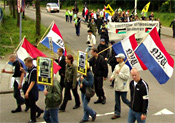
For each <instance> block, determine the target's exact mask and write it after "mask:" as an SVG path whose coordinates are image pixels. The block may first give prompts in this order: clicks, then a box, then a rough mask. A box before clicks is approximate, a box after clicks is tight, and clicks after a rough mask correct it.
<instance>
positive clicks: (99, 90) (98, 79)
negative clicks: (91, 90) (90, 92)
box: [94, 75, 104, 99]
mask: <svg viewBox="0 0 175 123" xmlns="http://www.w3.org/2000/svg"><path fill="white" fill-rule="evenodd" d="M94 83H95V93H96V95H97V97H99V98H100V99H101V97H104V90H103V77H102V76H95V75H94Z"/></svg>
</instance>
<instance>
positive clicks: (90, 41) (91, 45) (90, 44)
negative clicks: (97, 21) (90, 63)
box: [85, 30, 96, 53]
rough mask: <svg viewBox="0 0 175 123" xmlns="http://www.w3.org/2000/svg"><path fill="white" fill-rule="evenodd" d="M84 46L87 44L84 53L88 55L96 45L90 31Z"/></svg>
mask: <svg viewBox="0 0 175 123" xmlns="http://www.w3.org/2000/svg"><path fill="white" fill-rule="evenodd" d="M86 44H88V47H87V48H86V50H85V52H87V53H89V51H90V50H91V49H93V48H94V45H95V44H96V38H95V36H94V35H93V34H92V30H88V36H87V41H86Z"/></svg>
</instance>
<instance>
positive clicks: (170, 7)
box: [170, 0, 171, 13]
mask: <svg viewBox="0 0 175 123" xmlns="http://www.w3.org/2000/svg"><path fill="white" fill-rule="evenodd" d="M170 13H171V0H170Z"/></svg>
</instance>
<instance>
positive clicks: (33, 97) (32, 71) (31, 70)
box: [20, 57, 44, 123]
mask: <svg viewBox="0 0 175 123" xmlns="http://www.w3.org/2000/svg"><path fill="white" fill-rule="evenodd" d="M24 62H25V65H26V66H27V68H28V70H27V72H28V74H27V77H26V81H27V82H28V84H29V87H28V89H27V91H26V93H25V98H26V99H29V106H30V121H29V123H33V122H36V118H38V117H40V115H41V114H42V113H43V112H44V111H43V110H42V109H40V108H39V107H38V106H37V105H36V102H37V100H38V98H39V91H38V85H37V69H36V67H35V66H34V65H33V59H32V58H31V57H27V58H25V59H24ZM20 71H21V72H23V73H24V74H26V71H25V70H24V69H23V68H22V67H21V68H20ZM36 112H38V114H37V116H36Z"/></svg>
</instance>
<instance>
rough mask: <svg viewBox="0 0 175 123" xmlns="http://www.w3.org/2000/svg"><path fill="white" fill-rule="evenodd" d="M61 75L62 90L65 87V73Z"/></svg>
mask: <svg viewBox="0 0 175 123" xmlns="http://www.w3.org/2000/svg"><path fill="white" fill-rule="evenodd" d="M60 77H61V79H60V85H61V88H62V90H63V88H64V87H65V85H64V77H65V76H64V75H63V76H62V75H60Z"/></svg>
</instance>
